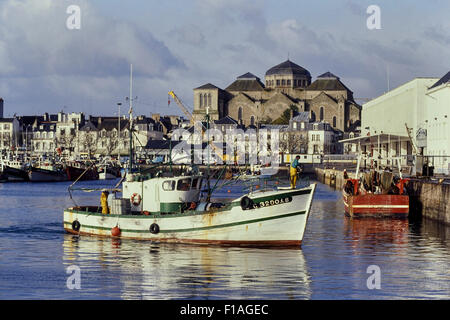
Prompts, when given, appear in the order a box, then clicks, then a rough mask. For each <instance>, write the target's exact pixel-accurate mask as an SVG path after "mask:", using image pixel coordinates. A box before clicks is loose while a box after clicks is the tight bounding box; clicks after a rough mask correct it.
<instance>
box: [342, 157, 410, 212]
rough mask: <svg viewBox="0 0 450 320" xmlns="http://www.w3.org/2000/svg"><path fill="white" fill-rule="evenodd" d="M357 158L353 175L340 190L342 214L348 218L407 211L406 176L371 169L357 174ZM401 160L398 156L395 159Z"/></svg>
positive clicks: (358, 165)
mask: <svg viewBox="0 0 450 320" xmlns="http://www.w3.org/2000/svg"><path fill="white" fill-rule="evenodd" d="M360 160H361V158H359V159H358V164H357V169H356V173H355V178H353V179H352V178H348V179H346V181H345V185H344V188H343V190H342V196H343V201H344V205H345V213H346V215H348V216H350V217H397V218H406V217H408V214H409V196H408V194H407V192H406V189H405V186H406V185H407V183H408V181H409V179H404V178H403V177H402V173H401V168H400V165H399V177H396V176H394V174H393V173H392V172H391V171H390V170H379V169H378V170H374V169H373V170H370V171H368V172H365V173H363V174H361V177H360V178H358V177H359V167H360ZM395 160H397V161H398V163H400V159H395Z"/></svg>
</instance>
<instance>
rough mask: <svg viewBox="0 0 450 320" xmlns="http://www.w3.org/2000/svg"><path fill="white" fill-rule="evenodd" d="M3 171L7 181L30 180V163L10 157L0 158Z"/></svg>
mask: <svg viewBox="0 0 450 320" xmlns="http://www.w3.org/2000/svg"><path fill="white" fill-rule="evenodd" d="M0 166H1V172H2V176H3V179H4V180H5V179H6V180H5V181H28V163H26V162H25V161H21V160H19V159H11V158H10V157H6V158H2V159H1V160H0Z"/></svg>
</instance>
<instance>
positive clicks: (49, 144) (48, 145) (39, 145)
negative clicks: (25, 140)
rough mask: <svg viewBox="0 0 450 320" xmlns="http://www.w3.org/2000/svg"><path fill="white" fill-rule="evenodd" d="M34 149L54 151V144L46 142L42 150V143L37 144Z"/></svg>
mask: <svg viewBox="0 0 450 320" xmlns="http://www.w3.org/2000/svg"><path fill="white" fill-rule="evenodd" d="M34 149H35V150H52V149H53V143H52V142H50V143H48V144H47V143H46V142H43V143H42V149H41V143H40V142H36V144H35V145H34Z"/></svg>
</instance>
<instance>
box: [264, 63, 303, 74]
mask: <svg viewBox="0 0 450 320" xmlns="http://www.w3.org/2000/svg"><path fill="white" fill-rule="evenodd" d="M275 74H276V75H303V76H307V77H311V74H310V73H309V71H308V70H306V69H305V68H303V67H300V66H299V65H298V64H295V63H294V62H292V61H290V60H286V61H285V62H282V63H280V64H278V65H276V66H275V67H272V68H270V69H269V70H267V72H266V76H270V75H275Z"/></svg>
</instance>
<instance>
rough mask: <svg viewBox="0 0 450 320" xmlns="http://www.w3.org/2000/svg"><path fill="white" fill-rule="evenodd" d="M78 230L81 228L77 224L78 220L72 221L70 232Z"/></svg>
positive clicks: (79, 224) (78, 223)
mask: <svg viewBox="0 0 450 320" xmlns="http://www.w3.org/2000/svg"><path fill="white" fill-rule="evenodd" d="M80 228H81V223H80V222H78V220H74V221H73V222H72V230H73V231H79V230H80Z"/></svg>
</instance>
